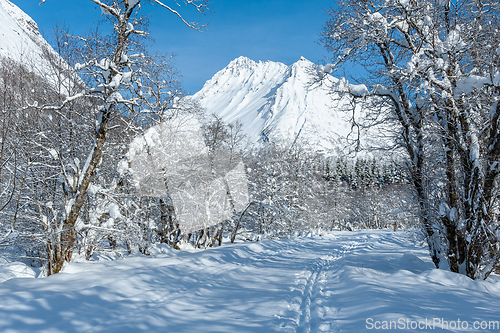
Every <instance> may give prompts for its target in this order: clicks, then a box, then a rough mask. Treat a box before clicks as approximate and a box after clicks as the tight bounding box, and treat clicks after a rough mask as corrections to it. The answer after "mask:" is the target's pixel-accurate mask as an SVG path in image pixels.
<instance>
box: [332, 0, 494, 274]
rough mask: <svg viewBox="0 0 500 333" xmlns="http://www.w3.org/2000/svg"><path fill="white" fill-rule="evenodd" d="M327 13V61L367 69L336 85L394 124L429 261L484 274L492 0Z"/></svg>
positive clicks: (381, 0) (487, 266) (378, 3)
mask: <svg viewBox="0 0 500 333" xmlns="http://www.w3.org/2000/svg"><path fill="white" fill-rule="evenodd" d="M329 15H330V19H329V20H328V22H327V23H326V25H325V27H324V32H323V37H322V41H323V43H324V45H325V47H326V48H327V49H328V50H329V51H331V52H332V53H333V54H334V58H333V60H334V64H333V65H330V66H328V69H329V70H330V69H332V68H334V67H335V66H336V65H339V64H341V63H344V62H346V61H358V62H360V63H361V64H362V65H363V66H365V68H366V69H367V70H368V72H369V73H370V74H371V77H370V78H368V79H367V81H366V82H365V84H361V85H354V84H349V83H348V82H346V81H341V82H340V85H339V87H338V88H339V89H341V90H343V91H344V92H346V93H347V94H350V95H351V96H353V97H355V98H356V99H358V100H360V101H361V100H364V101H365V103H370V109H371V110H373V112H378V115H379V116H380V117H382V119H383V120H384V121H385V122H390V123H392V124H395V128H397V131H398V132H397V133H395V134H396V135H395V138H396V140H397V142H398V143H399V144H400V146H401V147H403V148H404V150H405V151H406V154H407V157H408V158H407V161H408V169H409V172H410V174H411V179H412V183H413V186H414V189H415V193H416V197H417V199H418V202H419V206H420V219H421V224H422V227H423V230H424V231H425V234H426V236H427V240H428V244H429V250H430V253H431V256H432V259H433V261H434V263H435V265H436V267H440V266H446V264H443V256H444V257H445V259H446V260H447V262H448V265H449V267H450V269H451V270H452V271H454V272H460V273H463V274H466V275H467V276H469V277H471V278H474V279H485V278H486V277H487V276H488V275H489V274H490V273H491V272H492V270H493V268H494V265H495V263H496V262H498V259H499V257H500V252H499V242H498V225H499V222H498V217H497V214H498V213H497V212H498V208H497V199H496V194H495V193H496V190H497V182H498V174H499V172H500V171H499V169H498V166H499V163H498V162H499V158H500V146H499V145H500V143H499V142H500V140H499V139H500V132H499V129H498V116H499V115H500V113H499V112H500V108H499V107H498V103H497V102H498V94H499V92H500V90H499V88H498V87H499V80H498V79H497V77H498V76H499V74H498V73H499V67H498V65H499V63H498V61H499V54H498V40H499V32H498V29H497V27H498V23H499V21H498V20H499V4H498V2H497V1H447V0H444V1H443V0H436V1H433V0H427V1H413V0H369V1H359V2H354V1H337V7H336V8H335V9H332V10H331V11H329ZM325 68H326V67H325ZM325 78H326V76H325Z"/></svg>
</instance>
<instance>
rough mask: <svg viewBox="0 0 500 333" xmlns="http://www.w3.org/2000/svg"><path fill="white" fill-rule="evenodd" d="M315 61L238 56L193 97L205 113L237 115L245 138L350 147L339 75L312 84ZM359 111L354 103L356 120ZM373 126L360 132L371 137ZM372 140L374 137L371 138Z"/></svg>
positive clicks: (332, 149) (228, 118) (353, 131)
mask: <svg viewBox="0 0 500 333" xmlns="http://www.w3.org/2000/svg"><path fill="white" fill-rule="evenodd" d="M317 71H318V66H317V65H315V64H314V63H312V62H310V61H309V60H307V59H305V58H303V57H302V58H301V59H299V60H298V61H297V62H295V63H294V64H292V65H291V66H286V65H285V64H282V63H279V62H273V61H266V62H262V61H260V62H255V61H253V60H251V59H248V58H246V57H239V58H237V59H235V60H233V61H231V62H230V63H229V65H228V66H227V67H225V68H224V69H222V70H221V71H219V72H218V73H216V74H215V75H214V76H213V77H212V78H211V79H210V80H208V81H207V82H206V83H205V85H204V86H203V88H202V89H201V90H200V91H199V92H197V93H196V94H195V95H194V96H193V99H194V100H195V101H198V102H199V103H200V104H201V106H202V107H204V108H205V111H206V112H207V113H208V114H216V115H218V116H220V117H222V119H223V120H224V121H225V122H228V123H234V122H236V121H239V122H240V123H241V124H242V125H243V131H244V133H245V134H246V135H247V137H248V138H249V141H250V142H254V143H255V142H267V141H271V142H276V143H278V142H280V143H285V144H286V145H289V146H292V145H293V144H294V143H298V144H300V145H301V146H304V147H307V148H313V149H314V150H319V151H324V152H327V153H334V154H338V153H340V152H342V153H346V152H348V151H350V150H352V145H349V144H348V142H350V143H351V144H352V143H353V142H354V140H355V139H356V138H357V134H358V133H359V131H360V128H359V127H357V126H355V124H354V123H353V121H352V114H351V113H348V112H345V111H344V108H343V105H344V104H345V103H351V102H352V101H351V100H350V99H349V98H347V97H346V96H343V95H342V93H339V92H336V91H337V90H336V85H338V84H339V80H338V79H336V78H334V77H331V76H330V77H329V78H330V80H323V82H322V84H321V85H320V84H318V83H317V82H316V81H317V78H316V73H317ZM363 117H364V113H363V110H362V109H361V108H360V109H359V110H358V113H357V114H356V122H361V119H363ZM377 131H379V129H377V130H372V131H371V132H367V133H364V135H363V137H362V138H361V140H362V142H363V143H364V144H365V145H366V144H370V143H373V142H372V141H373V139H374V138H375V137H376V136H377ZM375 140H376V139H375Z"/></svg>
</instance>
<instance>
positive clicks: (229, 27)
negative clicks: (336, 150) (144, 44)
mask: <svg viewBox="0 0 500 333" xmlns="http://www.w3.org/2000/svg"><path fill="white" fill-rule="evenodd" d="M11 1H12V2H13V3H15V4H16V5H17V6H19V7H20V8H21V9H22V10H23V11H25V12H26V13H27V14H28V15H30V16H31V17H32V18H33V19H34V20H35V21H36V22H37V23H38V25H39V28H40V30H41V31H42V33H44V35H45V36H46V38H47V39H48V40H49V42H50V34H51V31H52V29H53V27H54V25H55V24H56V23H58V24H62V23H64V24H65V25H66V26H69V28H70V30H71V32H72V33H74V34H81V33H83V32H85V30H86V29H88V28H91V27H93V26H95V24H96V22H97V21H98V20H99V18H100V10H99V9H97V8H96V6H95V5H94V4H93V3H91V1H88V0H87V1H85V0H46V2H45V3H44V4H42V5H41V6H39V5H38V4H39V2H40V1H39V0H11ZM179 2H180V3H182V1H179ZM211 2H212V3H211V5H210V9H211V10H212V11H213V12H212V13H207V14H206V15H201V14H198V13H197V12H196V11H195V10H194V8H190V7H185V6H184V5H182V7H181V8H180V11H181V12H182V13H184V15H185V17H186V19H187V20H189V21H200V22H202V23H208V27H207V29H206V30H205V31H204V32H197V31H193V30H191V29H189V28H187V27H186V26H184V25H183V24H182V22H181V21H180V20H179V19H177V18H176V17H175V16H174V15H172V14H171V13H169V12H167V11H166V10H164V9H162V8H160V7H157V6H156V7H151V6H149V5H148V6H147V7H149V8H148V9H147V11H145V12H147V14H151V17H150V30H151V35H152V37H153V38H154V40H155V44H154V45H152V49H153V51H158V52H160V51H162V52H168V53H173V54H176V55H177V57H176V58H175V64H176V67H177V68H178V70H179V71H180V72H181V74H182V75H183V85H184V88H185V89H186V90H187V91H188V92H189V93H195V92H196V91H198V90H200V89H201V87H202V86H203V84H204V83H205V81H206V80H208V79H210V78H211V77H212V76H213V75H214V74H215V73H216V72H217V71H218V70H220V69H222V68H224V67H225V66H226V65H227V64H228V63H229V62H230V61H231V60H233V59H235V58H236V57H238V56H246V57H249V58H251V59H253V60H256V61H258V60H262V61H265V60H272V61H279V62H283V63H285V64H287V65H291V64H292V63H294V62H296V61H297V60H298V59H299V58H300V56H304V57H306V58H307V59H309V60H310V61H313V62H318V61H323V60H324V59H325V55H327V53H326V51H325V50H324V49H323V48H322V47H321V46H320V45H318V38H319V36H318V34H319V33H320V31H321V27H322V25H323V24H324V22H325V20H326V18H327V17H326V14H325V9H327V8H329V7H330V6H331V5H332V1H331V0H314V1H304V0H248V1H242V0H212V1H211ZM166 3H168V4H170V5H172V4H173V5H174V6H175V3H174V1H173V0H166Z"/></svg>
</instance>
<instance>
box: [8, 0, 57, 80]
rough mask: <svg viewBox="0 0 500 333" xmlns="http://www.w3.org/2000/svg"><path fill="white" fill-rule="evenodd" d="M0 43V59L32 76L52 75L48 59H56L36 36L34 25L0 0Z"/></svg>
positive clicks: (44, 43)
mask: <svg viewBox="0 0 500 333" xmlns="http://www.w3.org/2000/svg"><path fill="white" fill-rule="evenodd" d="M0 39H1V42H0V58H8V59H11V60H14V61H16V62H19V63H22V64H23V65H25V66H27V67H29V68H31V69H32V70H33V71H34V72H35V73H43V74H48V73H53V71H54V70H53V65H52V64H51V63H50V61H49V60H48V58H50V57H59V55H58V54H57V52H56V51H54V49H53V48H52V46H50V44H49V43H48V42H47V41H46V40H45V39H44V38H43V36H42V35H41V34H40V31H39V30H38V25H37V24H36V22H35V21H34V20H33V19H31V17H30V16H29V15H28V14H26V13H25V12H23V11H22V10H21V9H20V8H19V7H17V6H16V5H15V4H14V3H12V2H10V1H9V0H0ZM59 59H60V58H58V60H59Z"/></svg>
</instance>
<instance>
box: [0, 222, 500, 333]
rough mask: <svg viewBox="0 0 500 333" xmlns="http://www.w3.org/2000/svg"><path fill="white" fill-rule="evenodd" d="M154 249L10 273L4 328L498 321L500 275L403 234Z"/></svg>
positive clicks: (362, 328)
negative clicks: (465, 268) (456, 269)
mask: <svg viewBox="0 0 500 333" xmlns="http://www.w3.org/2000/svg"><path fill="white" fill-rule="evenodd" d="M153 250H154V251H153V253H152V255H151V256H150V257H144V256H140V255H136V256H129V257H126V258H125V259H123V260H114V261H102V260H101V261H94V262H74V263H71V264H70V265H69V266H67V267H66V268H65V269H64V271H63V272H62V273H60V274H56V275H54V276H51V277H49V278H44V279H33V278H13V279H10V280H7V281H5V282H3V283H0V332H141V331H142V332H366V331H373V330H374V329H372V330H370V329H368V327H369V325H370V323H371V325H374V323H375V321H378V322H379V323H380V325H381V324H382V323H383V322H384V321H386V322H389V321H397V320H398V319H400V318H402V320H403V321H405V320H406V321H405V323H412V322H413V323H417V322H419V321H422V320H425V319H428V320H433V319H434V318H442V319H444V320H446V321H457V319H459V320H460V321H461V322H463V321H467V322H468V324H469V325H471V326H472V325H473V323H474V321H485V322H490V321H491V322H494V321H498V320H500V318H499V317H498V309H499V308H500V278H499V277H498V276H493V277H491V279H490V281H472V280H470V279H468V278H466V277H465V276H462V275H458V274H454V273H451V272H447V271H442V270H436V269H433V268H432V263H431V262H430V260H429V259H428V255H427V250H426V248H425V247H424V246H422V247H416V246H415V245H412V242H411V241H410V240H409V239H408V238H407V237H406V236H405V235H404V234H402V233H394V232H390V231H360V232H333V233H328V234H325V235H323V236H313V237H304V238H297V239H291V240H281V241H274V240H265V241H262V242H253V243H240V244H233V245H226V246H222V247H220V248H214V249H209V250H205V251H175V250H171V249H168V248H166V247H157V248H155V249H153ZM419 258H420V259H419ZM0 269H2V266H0ZM0 276H2V275H1V274H0ZM370 319H371V320H372V321H369V320H370ZM372 328H373V327H372ZM469 328H471V327H469ZM435 329H436V330H439V331H457V330H453V329H449V330H446V329H445V330H443V329H441V327H440V326H436V327H435ZM398 331H401V332H405V331H407V332H410V331H411V332H415V329H412V328H411V327H408V328H404V329H399V330H398ZM417 331H421V332H427V331H429V329H427V330H419V329H417ZM469 331H472V332H473V331H474V330H473V329H468V330H466V332H469ZM475 331H477V332H489V331H490V332H494V331H498V330H495V329H491V330H489V329H486V330H475Z"/></svg>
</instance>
